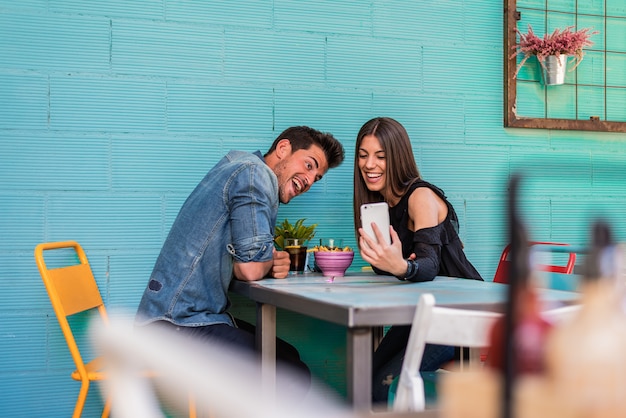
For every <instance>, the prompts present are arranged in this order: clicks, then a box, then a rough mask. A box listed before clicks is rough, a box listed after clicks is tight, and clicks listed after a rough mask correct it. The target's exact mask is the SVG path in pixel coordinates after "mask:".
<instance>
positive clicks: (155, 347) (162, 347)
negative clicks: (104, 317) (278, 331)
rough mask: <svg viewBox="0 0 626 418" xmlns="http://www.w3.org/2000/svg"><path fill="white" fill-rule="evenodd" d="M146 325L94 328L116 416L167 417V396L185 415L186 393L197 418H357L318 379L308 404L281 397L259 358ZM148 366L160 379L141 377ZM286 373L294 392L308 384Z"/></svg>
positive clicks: (120, 322)
mask: <svg viewBox="0 0 626 418" xmlns="http://www.w3.org/2000/svg"><path fill="white" fill-rule="evenodd" d="M94 325H95V324H94ZM146 328H147V329H142V330H135V329H133V325H132V322H129V321H127V320H116V318H115V317H112V318H111V321H110V326H108V327H96V326H94V327H93V328H92V329H91V332H92V336H93V340H94V343H95V346H96V347H97V348H98V349H99V350H100V353H101V354H102V356H103V358H104V360H105V365H106V367H107V370H108V372H109V374H110V379H109V380H108V381H107V382H106V384H105V385H104V389H105V390H106V391H107V393H110V394H111V396H112V397H113V398H114V399H115V400H116V402H114V403H113V404H112V410H111V413H112V415H113V416H115V417H116V418H165V415H164V414H163V413H162V412H161V408H160V404H161V397H164V398H166V400H167V403H168V406H170V407H171V408H173V409H174V412H179V413H181V415H182V412H183V411H185V407H186V405H187V400H188V393H193V394H194V395H195V402H196V405H197V408H198V416H203V417H204V416H207V412H208V415H209V416H211V417H220V418H222V417H250V418H257V417H258V418H267V417H272V418H292V417H299V418H319V417H320V416H324V417H328V418H358V416H357V415H356V414H355V412H354V411H353V410H351V409H350V408H349V407H348V406H347V405H344V404H343V403H341V402H340V400H339V399H338V398H335V397H334V396H333V395H332V394H330V393H329V392H328V391H325V390H322V389H321V388H320V386H319V385H317V384H315V382H314V384H313V386H312V387H311V388H310V389H309V392H308V393H307V395H306V396H305V399H291V398H290V397H289V396H288V395H287V394H285V393H280V392H279V393H276V394H275V396H274V397H271V396H267V394H266V392H265V391H264V390H260V389H259V380H258V379H256V378H255V377H254V376H257V377H258V359H257V358H256V356H252V355H250V354H244V353H242V352H239V351H237V350H232V349H228V350H226V349H225V348H222V347H220V346H219V345H210V344H206V343H202V342H198V341H195V340H190V339H188V338H185V337H182V336H180V335H178V334H177V333H175V332H173V331H171V330H169V329H150V328H149V327H146ZM142 368H149V369H150V370H154V371H155V372H156V374H157V377H156V378H154V379H150V380H148V379H143V378H142V377H141V376H140V375H139V374H138V373H136V370H137V369H142ZM283 373H287V371H283ZM288 375H289V373H287V374H285V375H284V376H285V377H291V382H290V387H293V386H297V385H300V384H302V383H301V382H300V380H299V377H298V376H296V375H293V376H288Z"/></svg>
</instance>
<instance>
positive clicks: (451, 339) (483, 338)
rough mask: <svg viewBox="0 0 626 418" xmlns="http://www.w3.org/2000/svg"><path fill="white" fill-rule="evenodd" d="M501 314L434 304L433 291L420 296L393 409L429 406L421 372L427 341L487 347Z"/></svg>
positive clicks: (404, 410) (404, 409)
mask: <svg viewBox="0 0 626 418" xmlns="http://www.w3.org/2000/svg"><path fill="white" fill-rule="evenodd" d="M501 316H502V314H500V313H495V312H487V311H478V310H469V309H456V308H444V307H441V306H435V297H434V296H433V295H432V294H430V293H426V294H423V295H421V296H420V300H419V303H418V305H417V309H416V310H415V316H414V317H413V326H412V328H411V334H410V336H409V342H408V344H407V348H406V355H405V357H404V363H403V364H402V371H401V372H400V379H399V381H398V388H397V391H396V394H395V399H394V403H393V410H394V412H406V411H423V410H424V409H425V407H426V405H425V404H426V402H425V398H424V382H423V380H422V377H421V375H420V373H419V366H420V363H421V361H422V356H423V354H424V347H425V346H426V343H431V344H442V345H451V346H458V347H469V348H480V347H487V346H488V345H489V333H490V330H491V328H492V326H493V324H494V323H495V322H496V320H497V319H498V318H500V317H501ZM471 360H472V355H471V354H470V361H471Z"/></svg>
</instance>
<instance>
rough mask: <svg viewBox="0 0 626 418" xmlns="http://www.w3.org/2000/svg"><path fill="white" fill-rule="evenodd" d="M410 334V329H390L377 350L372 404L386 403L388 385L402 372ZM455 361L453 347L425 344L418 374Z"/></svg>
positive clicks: (374, 364) (402, 327) (373, 371)
mask: <svg viewBox="0 0 626 418" xmlns="http://www.w3.org/2000/svg"><path fill="white" fill-rule="evenodd" d="M410 332H411V327H410V326H393V327H391V328H390V329H389V331H387V333H386V334H385V337H384V338H383V340H382V341H381V342H380V345H379V346H378V348H377V349H376V352H375V353H374V361H373V365H372V403H374V404H376V403H384V404H386V403H387V397H388V392H389V385H391V382H392V381H393V380H394V378H396V377H397V376H399V375H400V370H402V362H403V361H404V353H405V351H406V345H407V343H408V341H409V334H410ZM454 357H455V348H454V347H450V346H443V345H435V344H426V347H425V348H424V356H423V357H422V363H421V365H420V371H435V370H437V369H439V368H440V367H441V366H442V365H443V364H445V363H447V362H449V361H451V360H454Z"/></svg>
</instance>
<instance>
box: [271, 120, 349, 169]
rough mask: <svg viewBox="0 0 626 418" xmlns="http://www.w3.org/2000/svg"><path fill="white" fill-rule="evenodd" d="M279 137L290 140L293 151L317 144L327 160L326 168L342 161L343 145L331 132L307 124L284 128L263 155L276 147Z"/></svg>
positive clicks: (333, 166)
mask: <svg viewBox="0 0 626 418" xmlns="http://www.w3.org/2000/svg"><path fill="white" fill-rule="evenodd" d="M281 139H288V140H289V142H291V151H292V152H295V151H297V150H299V149H309V148H311V145H313V144H315V145H318V146H319V147H320V148H322V150H323V151H324V154H325V155H326V160H328V168H335V167H337V166H338V165H339V164H341V163H342V162H343V158H344V155H345V152H344V150H343V145H341V142H339V141H338V140H337V139H336V138H335V137H334V136H333V135H332V134H330V133H325V132H321V131H318V130H317V129H313V128H310V127H308V126H292V127H291V128H287V129H285V130H284V131H283V132H282V133H281V134H280V135H278V137H277V138H276V139H275V140H274V143H273V144H272V146H271V147H270V149H269V150H268V151H267V153H266V154H265V156H267V155H268V154H271V153H272V151H274V150H275V149H276V144H278V142H279V141H280V140H281Z"/></svg>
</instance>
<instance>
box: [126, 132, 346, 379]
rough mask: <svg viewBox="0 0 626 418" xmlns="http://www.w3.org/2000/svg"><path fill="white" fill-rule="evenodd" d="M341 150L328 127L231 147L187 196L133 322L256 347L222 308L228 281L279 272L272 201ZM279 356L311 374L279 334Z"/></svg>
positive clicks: (307, 183) (249, 332) (284, 258)
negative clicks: (264, 148) (256, 147)
mask: <svg viewBox="0 0 626 418" xmlns="http://www.w3.org/2000/svg"><path fill="white" fill-rule="evenodd" d="M343 158H344V149H343V146H342V145H341V143H340V142H339V141H337V140H336V139H335V138H334V137H333V136H332V135H331V134H328V133H322V132H320V131H317V130H315V129H312V128H309V127H306V126H297V127H291V128H288V129H286V130H285V131H284V132H282V133H281V134H280V135H279V136H278V138H276V140H275V141H274V143H273V144H272V146H271V148H270V149H269V151H268V152H267V153H266V154H265V155H264V156H262V155H261V153H260V152H259V151H257V152H255V153H253V154H250V153H247V152H242V151H231V152H229V153H228V154H227V155H226V156H225V157H224V158H222V160H221V161H220V162H218V163H217V165H216V166H215V167H213V169H211V170H210V171H209V172H208V174H207V175H206V176H205V177H204V179H202V181H201V182H200V184H198V185H197V186H196V188H195V190H194V191H193V192H192V193H191V195H189V197H188V198H187V200H186V201H185V203H184V204H183V206H182V208H181V209H180V212H179V214H178V216H177V218H176V220H175V221H174V224H173V225H172V228H171V230H170V233H169V235H168V237H167V239H166V241H165V243H164V245H163V248H162V249H161V253H160V254H159V257H158V258H157V261H156V264H155V266H154V270H153V272H152V275H151V277H150V280H149V282H148V285H147V287H146V289H145V291H144V294H143V297H142V299H141V302H140V304H139V308H138V311H137V316H136V324H137V325H138V326H144V325H148V324H158V325H163V326H166V327H169V328H173V329H175V330H176V331H177V332H179V333H181V334H182V335H188V336H191V337H194V338H200V339H203V340H206V341H210V342H213V343H229V344H235V345H237V346H238V347H240V348H243V349H245V350H254V346H255V338H254V330H253V327H252V326H251V325H250V324H246V323H244V322H242V321H239V320H236V319H234V318H233V317H231V315H230V314H229V312H228V308H229V305H230V304H229V300H228V287H229V285H230V282H231V280H232V279H233V277H234V278H235V279H238V280H249V281H253V280H260V279H263V278H264V277H274V278H285V277H286V276H287V274H288V272H289V254H288V253H286V252H284V251H277V250H276V249H274V245H273V238H274V237H273V235H274V226H275V225H276V217H277V214H278V204H279V202H280V203H288V202H289V201H290V200H291V199H292V198H293V197H295V196H298V195H299V194H302V193H304V192H306V191H307V190H309V188H310V187H311V186H312V185H313V183H314V182H316V181H318V180H320V179H321V178H322V176H323V175H324V174H325V173H326V171H327V170H328V169H329V168H334V167H336V166H338V165H339V164H340V163H341V162H342V161H343ZM276 350H277V358H278V360H279V363H280V362H281V361H282V362H285V363H288V364H290V365H291V366H293V367H295V368H297V369H299V370H300V371H302V372H303V374H304V375H306V378H307V379H308V378H310V374H309V369H308V367H307V366H306V365H305V364H304V363H303V362H302V361H301V360H300V356H299V354H298V352H297V350H296V349H295V347H293V346H291V345H290V344H288V343H286V342H285V341H282V340H278V341H277V347H276Z"/></svg>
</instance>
